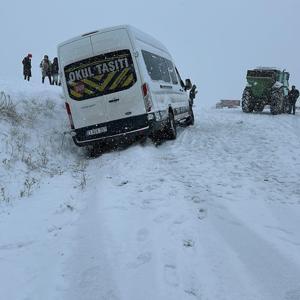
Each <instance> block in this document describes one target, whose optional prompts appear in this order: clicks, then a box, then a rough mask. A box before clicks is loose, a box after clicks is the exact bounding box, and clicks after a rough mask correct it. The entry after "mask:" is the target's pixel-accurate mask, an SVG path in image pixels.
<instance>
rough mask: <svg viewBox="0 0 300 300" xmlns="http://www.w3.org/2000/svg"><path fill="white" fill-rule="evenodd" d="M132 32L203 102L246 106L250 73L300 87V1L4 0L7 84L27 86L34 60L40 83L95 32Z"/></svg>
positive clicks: (0, 72)
mask: <svg viewBox="0 0 300 300" xmlns="http://www.w3.org/2000/svg"><path fill="white" fill-rule="evenodd" d="M120 24H131V25H133V26H135V27H137V28H139V29H141V30H142V31H145V32H147V33H149V34H151V35H152V36H154V37H156V38H157V39H158V40H160V41H161V42H162V43H163V44H165V46H166V47H167V48H168V49H169V51H170V52H171V54H172V56H173V58H174V60H175V62H176V64H177V67H178V69H179V71H180V72H181V75H182V77H183V78H191V79H192V81H193V82H194V83H196V85H197V86H198V89H199V94H198V100H197V101H199V102H202V103H206V104H207V103H208V104H214V103H215V102H216V101H217V100H219V99H221V98H223V99H225V98H230V99H231V98H232V99H235V98H237V99H239V98H240V97H241V94H242V90H243V87H244V85H245V73H246V70H247V69H248V68H254V67H256V66H262V65H263V66H271V67H273V66H276V67H279V68H282V69H283V68H286V69H287V70H288V71H290V73H291V83H294V84H296V86H299V87H300V69H299V66H300V65H299V62H300V42H299V29H300V1H299V0H205V1H204V0H152V1H142V0H127V1H124V0H111V1H101V0H85V1H74V0H51V1H44V0H25V1H21V0H19V1H17V0H2V1H1V18H0V33H1V44H0V54H1V55H0V79H5V78H9V79H14V78H22V64H21V61H22V59H23V57H24V56H25V55H27V53H29V52H30V53H32V54H33V60H32V62H33V67H34V69H33V80H35V81H40V80H41V78H40V77H41V75H40V72H39V69H38V65H39V63H40V61H41V59H42V57H43V55H44V54H48V55H49V57H50V58H51V59H52V58H53V57H54V56H56V46H57V44H58V43H60V42H62V41H64V40H66V39H68V38H71V37H73V36H76V35H79V34H82V33H85V32H89V31H91V30H94V29H99V28H104V27H109V26H115V25H120Z"/></svg>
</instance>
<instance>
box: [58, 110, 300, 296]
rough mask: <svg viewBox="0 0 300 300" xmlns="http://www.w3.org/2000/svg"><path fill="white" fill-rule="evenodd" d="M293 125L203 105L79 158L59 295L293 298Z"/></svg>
mask: <svg viewBox="0 0 300 300" xmlns="http://www.w3.org/2000/svg"><path fill="white" fill-rule="evenodd" d="M299 121H300V120H299V116H297V117H294V116H286V115H285V116H270V115H269V114H261V115H246V114H242V113H241V112H240V111H239V110H232V111H230V110H226V111H215V110H207V111H203V112H201V113H200V112H199V115H198V122H197V125H196V126H195V127H194V128H188V129H185V130H182V131H181V132H180V134H179V137H178V139H177V140H176V141H172V142H166V143H164V144H163V145H161V146H160V147H158V148H155V147H154V146H153V145H152V144H151V143H149V144H147V145H146V146H144V147H142V146H133V147H131V148H129V149H127V150H124V151H121V152H117V153H110V154H105V155H103V156H102V157H99V158H97V159H95V160H93V161H91V163H90V164H89V166H88V168H87V174H88V178H89V180H90V182H89V186H90V188H89V190H88V193H87V194H86V195H85V197H86V202H87V203H88V204H87V208H86V210H85V211H84V212H83V214H82V216H81V217H80V219H79V222H78V226H77V228H78V229H77V232H76V233H75V235H74V240H73V241H74V244H73V249H75V250H74V253H73V255H72V256H71V258H70V259H69V261H68V263H67V268H66V279H67V281H68V282H69V283H70V285H69V288H68V289H67V290H66V291H65V293H64V295H63V298H64V299H149V300H150V299H218V300H220V299H228V300H229V299H230V300H232V299H239V300H241V299H256V300H258V299H264V300H266V299H270V300H271V299H272V300H275V299H278V300H279V299H280V300H282V299H286V300H295V299H300V280H299V278H300V233H299V225H300V218H299V217H300V185H299V179H300V139H299V135H300V122H299ZM87 295H88V297H87Z"/></svg>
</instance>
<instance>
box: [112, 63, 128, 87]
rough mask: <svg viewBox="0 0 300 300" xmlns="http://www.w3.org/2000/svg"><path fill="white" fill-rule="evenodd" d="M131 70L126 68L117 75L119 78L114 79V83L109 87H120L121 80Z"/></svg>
mask: <svg viewBox="0 0 300 300" xmlns="http://www.w3.org/2000/svg"><path fill="white" fill-rule="evenodd" d="M128 72H129V68H126V69H124V70H123V71H122V72H121V74H120V75H119V76H118V77H117V79H116V80H115V81H114V83H113V84H112V85H111V87H110V88H109V89H110V90H114V89H115V88H117V87H118V85H119V84H120V82H121V80H122V79H123V78H124V77H125V76H126V74H127V73H128Z"/></svg>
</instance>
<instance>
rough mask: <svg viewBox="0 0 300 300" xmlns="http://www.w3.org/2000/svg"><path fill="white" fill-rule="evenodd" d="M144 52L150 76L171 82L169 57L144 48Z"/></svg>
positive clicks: (153, 78)
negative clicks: (166, 57)
mask: <svg viewBox="0 0 300 300" xmlns="http://www.w3.org/2000/svg"><path fill="white" fill-rule="evenodd" d="M142 54H143V58H144V61H145V64H146V68H147V71H148V74H149V76H150V78H151V79H152V80H161V81H164V82H167V83H170V82H171V78H170V74H169V65H168V61H167V59H165V58H163V57H161V56H159V55H156V54H153V53H151V52H148V51H145V50H142Z"/></svg>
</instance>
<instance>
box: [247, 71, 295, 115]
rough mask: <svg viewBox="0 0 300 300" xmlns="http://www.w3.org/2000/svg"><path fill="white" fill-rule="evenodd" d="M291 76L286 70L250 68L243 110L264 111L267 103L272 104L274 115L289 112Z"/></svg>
mask: <svg viewBox="0 0 300 300" xmlns="http://www.w3.org/2000/svg"><path fill="white" fill-rule="evenodd" d="M289 78H290V74H289V73H288V72H286V71H285V70H283V71H281V70H278V69H274V68H262V67H261V68H257V69H254V70H248V71H247V86H246V87H245V89H244V92H243V97H242V110H243V112H245V113H250V112H253V111H254V112H262V111H263V110H264V108H265V106H266V105H270V111H271V114H273V115H277V114H280V113H284V112H287V109H288V108H287V106H288V105H287V95H288V92H289Z"/></svg>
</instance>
